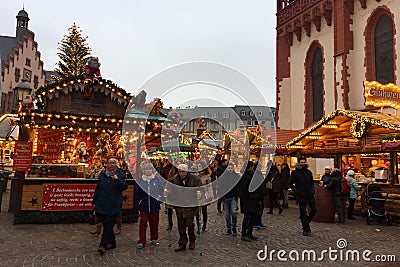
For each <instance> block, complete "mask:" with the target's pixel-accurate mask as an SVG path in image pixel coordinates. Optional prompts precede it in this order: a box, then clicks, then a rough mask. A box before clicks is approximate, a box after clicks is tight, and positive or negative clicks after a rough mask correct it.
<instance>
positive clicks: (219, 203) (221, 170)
mask: <svg viewBox="0 0 400 267" xmlns="http://www.w3.org/2000/svg"><path fill="white" fill-rule="evenodd" d="M228 162H229V161H228V160H227V159H223V160H221V163H220V165H219V166H218V168H217V170H216V171H215V176H216V178H217V179H218V178H219V177H220V176H221V175H222V174H223V173H224V172H225V170H226V167H227V166H228ZM216 194H218V187H217V189H216ZM222 202H223V200H222V198H219V199H218V201H217V211H218V212H219V213H222V211H221V206H222Z"/></svg>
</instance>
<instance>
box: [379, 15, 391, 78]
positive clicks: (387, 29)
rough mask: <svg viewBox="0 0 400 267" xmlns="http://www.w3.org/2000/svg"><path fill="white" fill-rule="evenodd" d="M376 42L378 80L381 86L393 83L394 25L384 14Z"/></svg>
mask: <svg viewBox="0 0 400 267" xmlns="http://www.w3.org/2000/svg"><path fill="white" fill-rule="evenodd" d="M374 41H375V66H376V69H375V71H376V73H375V75H376V80H377V81H378V82H380V83H381V84H387V83H393V82H394V59H393V23H392V19H391V18H390V17H389V16H388V15H387V14H383V15H382V16H381V17H380V19H379V20H378V23H377V24H376V28H375V33H374Z"/></svg>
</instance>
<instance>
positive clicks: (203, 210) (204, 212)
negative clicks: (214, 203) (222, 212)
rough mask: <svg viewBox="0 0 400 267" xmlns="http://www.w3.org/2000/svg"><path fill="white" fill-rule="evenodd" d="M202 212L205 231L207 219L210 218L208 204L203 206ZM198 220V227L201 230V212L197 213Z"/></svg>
mask: <svg viewBox="0 0 400 267" xmlns="http://www.w3.org/2000/svg"><path fill="white" fill-rule="evenodd" d="M201 213H202V214H203V228H202V229H203V231H204V230H206V227H207V219H208V213H207V205H205V206H201ZM196 222H197V229H199V230H200V213H197V214H196Z"/></svg>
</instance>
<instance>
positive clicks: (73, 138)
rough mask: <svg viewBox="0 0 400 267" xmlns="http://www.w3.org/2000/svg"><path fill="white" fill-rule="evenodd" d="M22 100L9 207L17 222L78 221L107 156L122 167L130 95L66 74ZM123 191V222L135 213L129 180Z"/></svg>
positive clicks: (83, 216) (88, 207)
mask: <svg viewBox="0 0 400 267" xmlns="http://www.w3.org/2000/svg"><path fill="white" fill-rule="evenodd" d="M35 98H36V99H37V108H35V107H34V106H33V105H31V104H30V103H21V104H20V109H19V121H18V128H19V129H20V135H19V140H18V141H17V142H16V146H15V157H14V170H15V171H16V177H15V178H14V179H13V181H12V188H11V199H10V208H9V211H10V212H12V213H14V222H15V223H49V222H52V223H55V222H82V221H84V220H86V214H87V212H88V211H90V210H91V209H92V208H93V207H92V204H91V201H92V194H93V192H94V188H95V185H96V182H97V178H98V175H99V173H100V171H101V170H102V169H103V164H104V163H105V161H106V159H107V157H108V156H110V155H114V156H115V157H117V158H118V159H119V161H120V167H121V168H124V169H125V170H126V165H125V164H124V155H123V148H122V140H121V130H122V125H123V119H124V115H125V109H126V107H127V106H128V104H129V101H130V99H131V95H130V94H129V93H127V92H126V91H125V90H123V89H122V88H120V87H118V86H117V85H115V84H114V83H112V82H111V81H106V80H103V79H98V80H96V81H92V80H88V79H84V77H69V78H67V79H64V80H61V81H60V82H57V83H52V84H49V85H47V86H45V87H41V88H39V89H38V90H37V91H36V96H35ZM128 183H129V187H128V189H127V190H125V191H124V192H123V210H124V212H123V213H124V214H125V216H124V220H132V219H133V217H134V216H133V214H134V207H133V206H134V205H133V202H134V196H133V192H134V190H133V181H132V180H130V181H128Z"/></svg>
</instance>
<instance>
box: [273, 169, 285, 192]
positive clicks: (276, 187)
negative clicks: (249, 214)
mask: <svg viewBox="0 0 400 267" xmlns="http://www.w3.org/2000/svg"><path fill="white" fill-rule="evenodd" d="M282 189H283V186H282V173H281V172H279V171H276V172H275V175H274V177H273V179H272V192H275V193H280V192H281V191H282Z"/></svg>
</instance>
